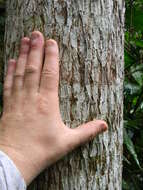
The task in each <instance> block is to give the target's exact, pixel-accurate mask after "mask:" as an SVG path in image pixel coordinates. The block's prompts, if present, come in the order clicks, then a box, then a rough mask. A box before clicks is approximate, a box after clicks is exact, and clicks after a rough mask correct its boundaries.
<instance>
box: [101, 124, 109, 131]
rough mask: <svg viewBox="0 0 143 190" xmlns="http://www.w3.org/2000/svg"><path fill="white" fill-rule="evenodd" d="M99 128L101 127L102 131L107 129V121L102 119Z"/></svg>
mask: <svg viewBox="0 0 143 190" xmlns="http://www.w3.org/2000/svg"><path fill="white" fill-rule="evenodd" d="M101 128H102V131H103V132H104V131H107V129H108V125H107V123H106V122H104V121H103V123H102V124H101Z"/></svg>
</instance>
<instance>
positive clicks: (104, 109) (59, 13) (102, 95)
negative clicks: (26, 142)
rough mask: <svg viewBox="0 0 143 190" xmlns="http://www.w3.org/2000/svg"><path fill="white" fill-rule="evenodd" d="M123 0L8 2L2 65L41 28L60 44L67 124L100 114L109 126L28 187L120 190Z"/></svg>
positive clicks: (62, 103) (62, 104) (62, 101)
mask: <svg viewBox="0 0 143 190" xmlns="http://www.w3.org/2000/svg"><path fill="white" fill-rule="evenodd" d="M124 10H125V9H124V0H118V1H117V0H106V1H103V0H78V1H76V0H52V1H51V0H30V1H29V0H24V1H23V0H8V1H7V20H6V32H5V65H6V63H7V60H8V59H9V58H11V57H15V58H17V55H18V48H19V42H20V38H21V37H23V36H26V35H30V33H31V31H33V30H40V31H41V32H43V33H44V35H45V37H47V38H54V39H55V40H57V41H58V44H59V46H60V58H61V61H60V89H59V96H60V109H61V115H62V118H63V120H64V122H65V123H66V124H67V125H69V126H71V127H76V126H77V125H79V124H81V123H83V122H86V121H89V120H92V119H94V118H102V119H105V120H106V121H107V122H108V125H109V130H108V132H106V133H105V134H103V135H100V136H99V137H97V138H96V139H95V140H94V141H92V142H90V143H88V144H86V145H85V146H82V147H80V148H79V149H78V150H76V151H74V152H73V153H71V154H69V155H68V156H66V157H65V158H64V159H63V160H61V161H59V162H58V163H57V164H56V165H54V166H52V167H50V168H47V169H46V171H45V172H44V173H43V174H41V175H40V177H38V178H37V179H36V180H35V182H34V183H33V184H32V185H31V187H30V188H29V189H31V190H80V189H82V190H107V189H109V190H121V185H122V144H123V135H122V131H123V130H122V129H123V77H124V76H123V75H124V74H123V69H124V66H123V65H124V60H123V58H124V57H123V52H124Z"/></svg>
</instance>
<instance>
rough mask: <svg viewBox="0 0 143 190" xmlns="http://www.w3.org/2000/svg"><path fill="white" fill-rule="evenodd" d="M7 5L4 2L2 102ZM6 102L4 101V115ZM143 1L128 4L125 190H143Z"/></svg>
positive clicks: (0, 12)
mask: <svg viewBox="0 0 143 190" xmlns="http://www.w3.org/2000/svg"><path fill="white" fill-rule="evenodd" d="M4 21H5V3H4V1H3V0H0V63H1V64H0V73H1V75H0V100H2V83H3V64H2V63H3V47H4V46H3V44H4ZM1 111H2V101H0V112H1ZM142 168H143V0H126V22H125V83H124V156H123V190H142V189H143V169H142Z"/></svg>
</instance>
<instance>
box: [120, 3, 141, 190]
mask: <svg viewBox="0 0 143 190" xmlns="http://www.w3.org/2000/svg"><path fill="white" fill-rule="evenodd" d="M125 27H126V32H125V82H124V162H123V166H124V167H123V190H141V189H143V169H142V168H143V0H126V23H125Z"/></svg>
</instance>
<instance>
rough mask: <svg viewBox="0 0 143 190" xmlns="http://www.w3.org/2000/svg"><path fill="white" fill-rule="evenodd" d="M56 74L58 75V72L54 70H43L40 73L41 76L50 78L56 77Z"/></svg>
mask: <svg viewBox="0 0 143 190" xmlns="http://www.w3.org/2000/svg"><path fill="white" fill-rule="evenodd" d="M57 74H58V71H57V70H56V69H44V70H43V71H42V75H44V76H47V77H51V78H52V77H53V76H55V75H56V76H57Z"/></svg>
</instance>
